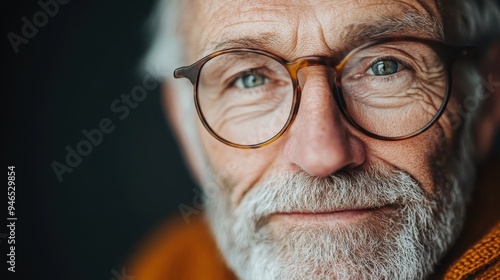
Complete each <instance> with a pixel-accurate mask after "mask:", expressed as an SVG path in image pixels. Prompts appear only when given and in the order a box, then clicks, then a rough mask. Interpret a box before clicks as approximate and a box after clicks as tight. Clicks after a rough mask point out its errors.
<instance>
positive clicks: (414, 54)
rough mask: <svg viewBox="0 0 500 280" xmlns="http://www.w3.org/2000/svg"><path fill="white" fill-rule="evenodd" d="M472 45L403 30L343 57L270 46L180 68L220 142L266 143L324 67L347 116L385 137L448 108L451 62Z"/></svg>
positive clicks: (405, 132)
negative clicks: (290, 57) (306, 72)
mask: <svg viewBox="0 0 500 280" xmlns="http://www.w3.org/2000/svg"><path fill="white" fill-rule="evenodd" d="M466 51H467V50H466V48H464V47H454V46H449V45H446V44H444V43H442V42H440V41H436V40H430V39H422V38H414V37H398V38H385V39H381V40H375V41H371V42H368V43H365V44H363V45H361V46H359V47H357V48H354V49H353V50H351V51H350V52H349V53H348V54H347V55H346V56H345V57H344V58H343V59H340V60H339V59H336V58H334V57H324V56H309V57H303V58H299V59H297V60H295V61H292V62H290V61H287V60H285V59H283V58H281V57H279V56H277V55H274V54H271V53H269V52H266V51H262V50H257V49H246V48H233V49H226V50H222V51H217V52H214V53H212V54H210V55H208V56H205V57H204V58H202V59H200V60H199V61H197V62H195V63H194V64H192V65H190V66H185V67H180V68H178V69H176V70H175V72H174V77H175V78H188V79H189V80H190V81H191V83H192V84H193V86H194V101H195V105H196V110H197V112H198V115H199V117H200V119H201V122H202V123H203V125H204V126H205V128H206V129H207V130H208V132H209V133H210V134H211V135H212V136H213V137H215V138H217V139H218V140H219V141H221V142H223V143H225V144H227V145H229V146H232V147H237V148H259V147H262V146H265V145H268V144H270V143H272V142H274V141H275V140H277V139H278V138H279V137H280V136H281V135H283V134H284V133H285V131H286V130H287V129H288V128H289V127H290V125H291V124H292V123H293V121H294V119H295V117H296V115H297V112H298V109H299V104H300V98H301V87H300V84H299V72H300V70H301V69H302V68H304V67H308V66H324V67H326V68H330V69H332V70H333V71H327V72H326V73H328V74H329V75H330V79H331V81H332V83H331V84H332V89H331V90H332V94H333V96H334V99H335V101H336V103H337V106H338V108H339V109H340V111H341V112H342V115H343V116H344V118H345V119H346V120H347V121H348V122H349V123H350V124H351V125H352V126H353V127H355V128H356V129H357V130H359V131H360V132H362V133H364V134H365V135H367V136H370V137H373V138H375V139H379V140H388V141H393V140H403V139H407V138H410V137H414V136H416V135H418V134H420V133H422V132H424V131H425V130H427V129H428V128H429V127H431V126H432V125H433V124H434V123H435V122H436V120H438V119H439V117H440V116H441V115H442V114H443V112H444V110H445V108H446V104H447V103H448V100H449V98H450V87H451V75H450V73H451V67H452V64H453V62H454V61H455V59H456V58H458V57H459V56H461V55H464V54H466Z"/></svg>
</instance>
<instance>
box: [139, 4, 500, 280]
mask: <svg viewBox="0 0 500 280" xmlns="http://www.w3.org/2000/svg"><path fill="white" fill-rule="evenodd" d="M157 12H158V17H159V18H161V20H160V23H159V24H160V29H159V32H158V33H157V36H158V37H157V38H156V41H155V43H154V45H153V47H152V49H151V52H150V54H149V56H148V57H147V59H146V63H147V64H148V65H149V66H153V67H156V66H157V65H160V68H161V69H164V67H167V68H168V69H170V70H172V72H173V76H175V78H184V79H179V80H174V79H173V77H172V76H169V77H165V78H166V81H165V84H164V87H163V90H164V103H165V107H166V111H167V115H168V116H169V120H170V121H171V124H172V126H173V129H174V131H175V132H176V134H177V136H178V139H179V142H180V145H181V147H182V149H183V151H184V153H185V156H186V160H187V162H188V165H189V167H190V168H191V170H192V172H193V174H194V176H195V177H196V179H197V180H198V182H199V183H200V186H202V188H203V190H204V192H205V198H206V201H205V212H204V214H205V217H206V219H196V220H193V215H188V216H189V217H188V218H189V219H188V220H186V221H188V222H189V223H188V225H187V226H179V225H177V226H169V227H168V229H167V230H166V231H161V232H160V233H159V234H158V235H157V237H156V238H155V239H154V240H153V241H151V242H150V245H149V246H146V248H145V249H143V251H142V252H141V253H140V254H139V256H138V257H137V259H136V262H135V270H134V275H135V276H136V277H138V278H139V279H153V280H154V279H236V278H239V279H258V280H263V279H423V278H429V277H435V278H437V277H442V276H444V275H446V277H448V278H450V279H462V278H467V277H469V278H467V279H471V278H476V277H484V278H485V279H494V278H495V277H500V264H499V262H498V261H499V259H500V253H499V252H500V249H499V247H500V244H499V240H500V226H498V225H497V226H495V223H496V222H497V221H498V212H500V211H499V208H498V206H497V205H498V204H496V205H493V208H491V209H483V210H482V211H483V213H482V214H481V213H480V214H476V216H475V217H473V218H472V220H473V222H471V223H469V224H466V225H465V227H464V222H465V217H466V215H465V213H466V212H465V206H466V205H468V202H470V201H472V202H475V201H476V202H477V199H479V198H477V197H476V196H475V195H474V194H475V192H474V191H473V190H474V187H473V186H474V185H475V170H476V169H475V165H476V164H477V163H478V162H479V161H480V160H481V159H483V158H485V155H488V153H489V152H488V151H489V149H490V147H491V143H492V141H491V139H492V138H493V136H492V135H493V134H494V131H495V126H496V125H497V123H498V119H499V116H498V111H499V110H500V105H499V104H498V103H499V100H500V98H499V97H498V93H497V92H496V91H498V90H500V89H499V84H498V81H500V79H499V76H498V63H499V62H500V55H499V53H500V52H499V49H500V48H498V46H497V45H495V44H494V43H492V41H491V40H487V39H491V38H492V37H491V36H492V35H491V34H490V32H496V33H498V29H499V27H498V26H500V12H499V7H498V6H497V5H496V4H495V3H494V2H493V1H480V3H479V2H473V1H432V0H419V1H417V0H401V1H387V0H367V1H265V0H262V1H239V0H235V1H163V2H161V4H160V5H159V6H158V9H157ZM472 44H473V45H475V46H476V47H471V46H470V45H472ZM185 65H189V66H185ZM181 66H182V67H181ZM174 68H175V71H173V70H174ZM495 71H496V72H495ZM193 89H194V90H193ZM193 94H194V98H193ZM485 104H487V105H488V106H485ZM497 193H498V192H497ZM471 198H472V199H471ZM490 198H491V196H490ZM497 198H498V197H497ZM486 214H489V216H486ZM478 215H481V216H478ZM480 219H482V220H484V224H486V225H482V227H483V228H487V229H488V230H490V229H492V230H491V231H490V233H489V235H486V237H485V238H484V239H482V240H481V241H479V243H478V245H476V246H474V247H473V246H472V243H473V242H475V241H478V240H477V239H476V240H473V241H471V240H470V239H467V234H466V233H467V228H470V227H471V226H474V227H477V224H478V223H477V222H476V223H475V224H474V220H476V221H477V220H480ZM205 221H206V224H205ZM208 228H209V229H208ZM463 229H465V231H464V230H463ZM461 232H464V234H463V235H462V237H461V238H462V239H460V241H459V242H456V241H457V239H458V238H459V237H460V233H461ZM469 232H470V231H469ZM482 233H487V232H481V234H482ZM469 235H471V234H470V233H469ZM463 236H465V237H463ZM472 236H474V234H472ZM467 247H469V248H470V250H469V251H467V252H466V253H465V255H462V254H463V253H464V251H465V250H466V249H468V248H467ZM460 255H462V257H460ZM451 263H455V264H454V265H453V266H451V268H450V264H451ZM496 279H498V278H496Z"/></svg>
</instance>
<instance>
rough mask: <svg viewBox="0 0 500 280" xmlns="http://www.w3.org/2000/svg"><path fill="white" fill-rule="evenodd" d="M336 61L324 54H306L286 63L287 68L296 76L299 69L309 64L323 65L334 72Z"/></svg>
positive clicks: (309, 65)
mask: <svg viewBox="0 0 500 280" xmlns="http://www.w3.org/2000/svg"><path fill="white" fill-rule="evenodd" d="M336 64H337V63H336V62H335V61H334V60H333V59H332V58H331V57H326V56H308V57H302V58H299V59H297V60H296V61H294V62H292V63H290V64H289V65H288V67H287V68H288V70H289V71H290V74H292V76H293V77H294V78H297V77H298V72H299V70H301V69H303V68H306V67H311V66H325V67H327V68H329V69H328V70H330V71H333V72H334V73H335V74H336V71H337V68H336Z"/></svg>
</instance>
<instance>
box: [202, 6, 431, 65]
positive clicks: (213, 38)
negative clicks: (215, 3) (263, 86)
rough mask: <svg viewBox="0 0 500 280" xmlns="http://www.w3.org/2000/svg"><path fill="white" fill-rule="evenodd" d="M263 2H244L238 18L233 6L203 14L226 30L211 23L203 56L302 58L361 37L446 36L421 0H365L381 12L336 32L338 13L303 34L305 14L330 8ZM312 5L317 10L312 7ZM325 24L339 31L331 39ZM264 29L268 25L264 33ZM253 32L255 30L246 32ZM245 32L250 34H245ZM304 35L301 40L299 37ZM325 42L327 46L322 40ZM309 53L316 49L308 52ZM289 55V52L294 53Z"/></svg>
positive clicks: (334, 50) (335, 50)
mask: <svg viewBox="0 0 500 280" xmlns="http://www.w3.org/2000/svg"><path fill="white" fill-rule="evenodd" d="M420 1H421V0H420ZM236 2H238V1H236ZM236 2H234V3H233V2H231V5H229V7H232V6H234V5H236ZM261 2H262V1H261ZM261 2H259V3H256V4H255V2H252V5H243V8H241V9H239V10H238V13H239V16H237V17H235V16H233V15H234V13H232V12H228V9H230V8H228V7H226V8H222V9H215V8H214V7H211V8H210V10H211V15H212V16H207V14H205V16H203V17H205V18H206V20H208V22H207V21H205V23H206V24H207V23H210V20H211V19H213V18H217V17H218V18H220V24H219V26H220V27H221V28H212V30H210V29H208V30H210V31H208V30H207V28H206V27H205V32H202V34H204V35H203V37H204V38H200V40H201V41H198V42H199V43H200V44H199V46H200V47H201V48H198V49H199V50H200V52H198V55H197V57H200V55H206V54H208V52H212V51H216V50H221V49H224V48H234V47H241V48H257V49H262V50H268V51H270V52H274V53H276V54H277V55H281V56H284V57H285V58H292V57H297V56H294V55H293V54H292V53H295V52H297V53H298V54H299V53H300V52H301V51H302V53H301V55H299V57H300V56H307V55H320V53H318V50H319V51H321V55H332V54H335V53H338V52H339V51H340V50H343V49H346V45H347V44H346V43H347V42H348V43H349V47H352V46H353V45H355V44H356V43H357V41H358V43H360V44H361V43H362V42H359V41H360V40H362V39H364V40H366V39H375V38H377V37H388V36H391V35H394V36H400V35H409V34H412V35H417V36H419V37H422V33H423V34H424V35H423V36H426V37H431V38H440V34H438V33H439V28H435V29H433V24H432V23H433V22H435V18H433V17H432V16H431V15H430V14H429V12H430V11H429V9H430V8H429V7H428V6H426V7H423V6H419V5H418V3H416V2H413V3H414V4H416V5H417V7H415V6H412V5H409V4H408V3H404V1H394V2H396V3H398V4H402V5H393V4H385V5H384V4H383V3H380V2H379V1H377V3H374V4H371V3H364V7H365V8H366V7H370V6H372V5H378V6H377V7H378V10H380V11H382V12H381V13H374V14H375V15H373V13H372V16H371V19H370V18H367V20H366V21H363V20H361V21H360V20H359V18H353V20H354V21H355V22H356V23H355V24H350V25H348V26H346V27H344V28H341V29H340V30H339V29H338V28H337V29H336V30H335V26H338V22H334V20H338V17H333V18H331V19H330V20H331V21H326V22H323V24H327V26H320V28H319V29H316V30H315V32H314V34H309V33H308V32H301V30H298V28H296V27H300V26H296V25H297V24H298V23H299V22H301V21H302V19H303V18H304V17H306V18H309V16H308V15H309V14H316V13H321V12H325V11H324V9H323V10H321V9H319V8H318V9H314V7H311V6H307V4H309V2H302V3H301V5H295V4H296V3H291V4H290V5H283V4H281V5H277V4H274V5H273V4H269V3H268V4H263V3H261ZM394 2H391V3H394ZM298 6H300V7H306V6H307V8H308V11H306V10H304V8H302V9H301V14H300V15H299V14H297V12H296V11H295V10H294V9H293V8H296V7H298ZM381 6H382V7H383V6H388V7H387V9H385V8H384V9H380V7H381ZM255 7H261V8H263V10H262V11H260V10H259V11H255V9H254V8H255ZM402 7H403V8H402ZM233 8H234V7H233ZM311 8H312V11H309V10H310V9H311ZM368 9H370V8H368ZM387 11H388V12H387ZM310 12H311V13H310ZM347 17H348V18H350V16H349V15H347ZM374 17H375V18H374ZM345 19H346V18H344V20H345ZM332 20H333V22H332ZM252 23H255V24H256V25H253V26H252V25H247V26H245V25H246V24H252ZM430 23H431V24H430ZM238 25H241V26H242V27H241V28H240V29H239V30H238V28H239V27H237V26H238ZM324 27H326V28H327V30H326V32H333V33H337V34H334V35H332V36H328V37H326V36H325V35H326V33H325V31H324V30H322V29H323V28H324ZM258 29H262V31H259V30H258ZM247 30H248V31H249V32H246V31H247ZM206 31H208V32H206ZM316 31H318V32H319V34H316V33H318V32H316ZM339 31H340V32H339ZM422 31H424V32H422ZM259 32H260V33H259ZM244 33H247V34H244ZM333 33H331V34H333ZM240 34H242V35H245V36H243V37H239V35H240ZM299 36H300V38H298V37H299ZM311 37H318V38H323V39H324V40H328V39H329V40H334V41H329V42H327V43H326V47H323V46H320V45H319V44H318V42H317V40H316V39H315V38H311ZM330 37H331V38H330ZM226 38H227V39H226ZM309 39H314V40H309ZM294 42H295V43H294ZM339 42H341V43H339ZM292 43H293V44H292ZM321 45H325V44H324V43H322V44H321ZM309 51H310V53H308V52H309ZM284 54H287V55H288V57H286V55H284Z"/></svg>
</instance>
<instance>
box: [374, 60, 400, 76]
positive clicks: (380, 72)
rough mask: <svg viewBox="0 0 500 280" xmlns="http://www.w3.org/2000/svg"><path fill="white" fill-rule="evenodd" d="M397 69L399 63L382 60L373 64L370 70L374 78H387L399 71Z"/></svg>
mask: <svg viewBox="0 0 500 280" xmlns="http://www.w3.org/2000/svg"><path fill="white" fill-rule="evenodd" d="M399 68H400V67H399V63H398V62H397V61H395V60H391V59H384V60H380V61H378V62H376V63H375V64H373V65H372V67H371V68H370V70H371V72H373V74H374V75H375V76H388V75H392V74H395V73H396V72H398V70H400V69H399Z"/></svg>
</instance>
